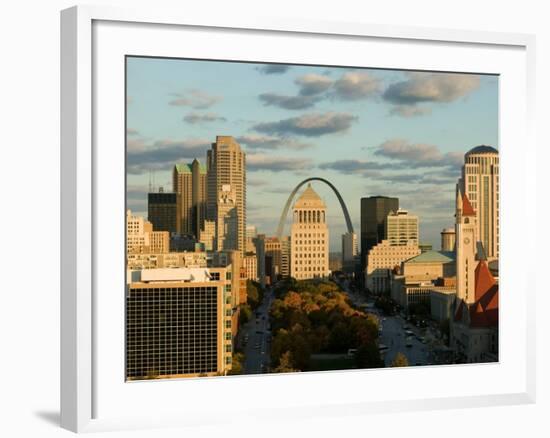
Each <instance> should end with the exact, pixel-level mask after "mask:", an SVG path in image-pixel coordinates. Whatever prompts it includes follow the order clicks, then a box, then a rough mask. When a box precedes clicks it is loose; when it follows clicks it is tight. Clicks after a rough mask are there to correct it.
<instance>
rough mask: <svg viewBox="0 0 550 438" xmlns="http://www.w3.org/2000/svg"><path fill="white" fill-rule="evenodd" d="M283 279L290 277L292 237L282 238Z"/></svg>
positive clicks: (281, 271) (281, 272)
mask: <svg viewBox="0 0 550 438" xmlns="http://www.w3.org/2000/svg"><path fill="white" fill-rule="evenodd" d="M280 274H281V277H282V278H288V277H289V276H290V236H283V237H281V270H280Z"/></svg>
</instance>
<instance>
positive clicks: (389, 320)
mask: <svg viewBox="0 0 550 438" xmlns="http://www.w3.org/2000/svg"><path fill="white" fill-rule="evenodd" d="M335 281H336V282H337V283H338V284H339V286H340V287H341V288H342V289H343V290H344V291H345V292H346V293H347V294H348V296H349V297H350V299H351V301H352V303H353V304H355V305H356V306H358V307H361V308H363V309H365V310H366V311H367V312H369V313H373V314H375V315H376V316H378V318H379V320H380V326H381V327H382V331H381V333H380V338H379V344H380V345H385V346H386V347H387V350H386V351H385V353H383V357H384V363H385V364H386V366H390V365H391V363H392V362H393V360H394V358H395V356H396V355H397V353H399V352H401V353H403V354H404V355H405V356H406V357H407V360H408V362H409V365H426V364H428V363H430V359H429V357H430V354H429V348H428V346H427V345H426V344H424V343H422V341H420V338H421V336H422V330H421V329H418V328H417V327H414V326H413V325H412V324H409V323H407V322H406V321H405V320H404V319H403V318H401V316H399V315H396V316H384V315H382V314H381V312H379V311H378V309H376V308H375V307H374V301H373V300H371V301H369V300H367V299H366V297H365V296H364V294H362V293H354V292H352V291H351V290H350V289H349V287H348V282H347V281H345V280H344V281H338V280H335ZM406 331H409V334H407V333H406ZM411 332H412V334H411Z"/></svg>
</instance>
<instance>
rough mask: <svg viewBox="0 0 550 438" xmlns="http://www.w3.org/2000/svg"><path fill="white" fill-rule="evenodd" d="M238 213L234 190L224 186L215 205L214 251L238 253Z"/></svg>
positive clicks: (226, 185)
mask: <svg viewBox="0 0 550 438" xmlns="http://www.w3.org/2000/svg"><path fill="white" fill-rule="evenodd" d="M238 215H239V213H238V206H237V198H236V194H235V190H234V189H233V188H232V187H231V186H230V185H229V184H224V185H222V186H221V190H220V192H219V194H218V199H217V203H216V236H215V239H214V250H215V251H239V240H238V238H239V216H238Z"/></svg>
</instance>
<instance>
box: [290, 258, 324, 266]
mask: <svg viewBox="0 0 550 438" xmlns="http://www.w3.org/2000/svg"><path fill="white" fill-rule="evenodd" d="M324 263H325V260H324V259H322V258H319V259H317V260H296V265H322V264H324Z"/></svg>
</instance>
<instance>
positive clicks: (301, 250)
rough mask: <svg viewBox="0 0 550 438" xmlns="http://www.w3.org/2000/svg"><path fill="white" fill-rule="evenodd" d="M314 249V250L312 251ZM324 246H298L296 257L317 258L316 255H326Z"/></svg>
mask: <svg viewBox="0 0 550 438" xmlns="http://www.w3.org/2000/svg"><path fill="white" fill-rule="evenodd" d="M311 251H313V252H311ZM324 254H325V252H324V250H323V248H318V247H315V248H312V247H307V248H306V247H298V248H296V258H297V259H300V258H315V257H324Z"/></svg>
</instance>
